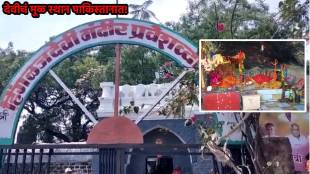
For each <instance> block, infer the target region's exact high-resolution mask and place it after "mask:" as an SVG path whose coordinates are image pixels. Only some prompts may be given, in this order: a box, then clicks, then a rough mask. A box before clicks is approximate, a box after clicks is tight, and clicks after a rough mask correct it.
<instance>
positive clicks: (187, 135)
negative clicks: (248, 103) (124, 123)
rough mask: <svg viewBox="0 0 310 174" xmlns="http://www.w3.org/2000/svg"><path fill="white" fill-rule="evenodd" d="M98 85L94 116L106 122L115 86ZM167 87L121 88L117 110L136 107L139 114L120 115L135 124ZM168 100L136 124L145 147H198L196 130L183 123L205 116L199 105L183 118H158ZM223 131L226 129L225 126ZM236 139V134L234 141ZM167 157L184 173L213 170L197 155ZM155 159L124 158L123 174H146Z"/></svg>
mask: <svg viewBox="0 0 310 174" xmlns="http://www.w3.org/2000/svg"><path fill="white" fill-rule="evenodd" d="M100 86H101V88H102V96H101V97H100V98H99V100H100V106H99V108H98V110H97V114H98V116H99V117H101V118H100V119H105V118H107V117H111V116H112V115H113V103H114V84H113V82H102V83H101V84H100ZM169 86H170V84H169V83H166V84H149V85H143V84H139V85H135V86H130V85H123V86H120V109H122V108H124V107H128V106H135V107H138V108H139V109H138V112H130V113H128V114H124V113H123V114H122V116H125V117H127V118H129V119H130V120H132V121H133V122H134V121H135V120H136V119H137V118H138V117H139V116H140V115H142V114H143V113H144V112H146V111H147V110H148V109H149V108H150V107H151V106H152V105H153V104H154V103H155V102H156V100H157V99H158V97H159V96H160V95H161V94H162V93H163V92H164V91H165V90H166V89H167V88H168V87H169ZM170 97H172V96H170V95H167V96H166V97H165V98H164V99H163V100H161V102H160V103H159V104H158V105H156V107H155V108H154V109H153V110H152V112H151V113H150V114H149V115H148V116H147V117H145V118H144V119H143V120H142V121H141V122H139V123H138V127H139V128H140V130H141V132H142V134H143V139H144V144H200V143H201V139H200V135H199V132H198V131H197V129H196V128H195V127H192V126H184V123H185V120H186V119H187V118H186V117H191V116H193V115H197V116H198V117H199V116H201V117H203V116H206V115H207V114H201V113H199V107H198V106H186V114H185V118H179V117H174V116H170V117H166V116H163V115H159V114H158V112H157V111H158V109H159V108H160V107H162V106H164V105H165V103H166V100H167V99H169V98H170ZM209 115H210V114H209ZM217 118H218V117H217ZM219 118H220V117H219ZM217 121H220V120H217ZM226 123H227V122H226ZM223 128H224V129H225V126H223ZM223 131H225V130H223ZM127 134H128V133H127ZM238 136H239V135H236V137H237V139H238ZM187 152H191V149H188V150H187ZM185 154H186V152H185ZM166 158H167V161H170V162H168V163H169V164H171V165H173V166H171V167H176V166H181V168H182V171H183V173H195V174H205V173H211V172H212V170H213V167H214V161H213V160H212V158H211V157H207V158H206V157H204V158H202V157H201V156H200V155H189V154H188V155H181V156H180V155H171V156H167V157H166ZM155 160H156V156H148V155H147V154H142V155H141V154H140V155H131V156H130V157H128V158H127V162H126V173H127V174H146V173H147V170H149V169H148V168H150V167H152V164H154V161H155Z"/></svg>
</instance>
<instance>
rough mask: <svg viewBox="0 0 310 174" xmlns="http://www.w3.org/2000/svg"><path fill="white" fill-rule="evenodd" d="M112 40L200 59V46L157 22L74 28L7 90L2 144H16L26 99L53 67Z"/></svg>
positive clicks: (0, 117)
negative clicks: (71, 56) (84, 50)
mask: <svg viewBox="0 0 310 174" xmlns="http://www.w3.org/2000/svg"><path fill="white" fill-rule="evenodd" d="M111 43H124V44H135V45H142V46H145V47H148V48H150V49H153V50H157V51H159V52H160V53H162V54H165V55H167V56H168V57H170V58H171V59H173V60H174V61H176V62H177V63H178V64H179V65H181V66H183V67H187V68H191V67H193V66H195V65H196V64H197V62H198V49H197V48H196V47H195V46H194V45H193V44H192V43H191V42H189V41H188V40H186V39H185V38H183V37H182V36H180V35H178V34H177V33H174V32H173V31H172V30H170V29H168V28H165V27H163V26H160V25H158V24H155V23H150V22H145V21H140V20H134V19H125V18H115V19H103V20H99V21H94V22H90V23H86V24H82V25H80V26H77V27H75V28H72V29H70V30H68V31H66V32H64V33H62V34H60V35H58V36H56V37H55V38H54V39H53V40H51V41H50V42H48V43H47V44H45V45H44V46H43V47H41V48H40V49H39V50H38V51H37V52H36V53H35V54H34V55H33V56H32V57H31V58H30V59H29V60H28V61H27V62H26V63H25V65H24V66H23V67H22V68H21V69H19V71H18V72H17V73H16V75H15V76H14V77H13V78H12V79H11V81H10V83H9V85H8V86H7V87H6V89H5V90H4V91H3V93H2V95H1V99H0V129H1V131H0V144H12V143H13V140H14V135H15V131H16V126H17V123H18V120H19V116H20V113H21V111H22V109H23V105H24V103H25V101H26V100H27V98H28V96H29V95H30V93H31V91H32V90H33V88H34V87H35V86H36V84H37V83H38V82H39V80H40V79H42V78H43V77H44V76H45V74H47V73H48V71H49V70H50V69H51V68H52V67H54V66H55V65H56V64H58V63H59V62H61V61H63V60H64V59H65V58H67V57H68V56H70V55H72V54H75V53H77V52H79V51H81V50H83V49H86V48H89V47H94V46H98V45H103V44H111Z"/></svg>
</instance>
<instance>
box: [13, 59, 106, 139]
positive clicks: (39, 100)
mask: <svg viewBox="0 0 310 174" xmlns="http://www.w3.org/2000/svg"><path fill="white" fill-rule="evenodd" d="M103 69H104V67H103V66H102V65H100V63H99V62H98V61H97V60H96V58H95V57H92V56H90V55H87V56H86V57H80V58H74V59H73V58H69V59H67V60H65V61H63V62H62V63H61V64H60V65H58V66H57V67H56V68H54V71H55V72H56V74H58V75H59V76H60V77H61V78H62V80H63V81H64V82H65V83H66V84H67V86H68V87H69V88H70V89H71V90H72V91H73V93H74V95H75V96H76V97H77V98H78V99H79V100H80V101H81V102H82V103H83V104H84V105H85V106H86V108H87V109H88V110H89V111H90V112H91V113H92V114H93V115H94V116H96V110H97V108H98V107H99V100H98V97H99V96H100V93H101V92H100V87H99V82H101V81H102V79H103V78H104V73H103V72H102V71H103ZM24 109H25V110H26V111H27V114H26V115H24V117H25V120H26V121H25V122H24V124H23V126H22V128H21V131H20V132H19V135H18V140H19V141H18V143H31V141H34V140H35V141H42V142H48V143H52V142H71V141H74V142H78V141H81V140H86V139H87V132H88V129H89V128H90V127H91V126H92V123H91V121H90V120H89V119H88V118H87V117H86V116H85V114H84V112H83V111H82V110H81V109H80V108H79V107H78V106H77V105H76V104H75V103H74V102H73V101H72V99H71V98H70V97H69V96H68V94H67V93H66V92H65V91H64V90H63V89H62V87H60V86H59V85H58V84H57V83H56V82H55V80H53V79H52V78H51V77H50V76H47V77H46V78H45V79H44V80H43V81H42V82H41V83H40V84H39V85H38V86H37V87H36V88H35V90H34V92H33V93H32V94H31V95H30V97H29V99H28V100H27V102H26V104H25V106H24ZM34 125H36V126H34ZM25 137H28V138H25Z"/></svg>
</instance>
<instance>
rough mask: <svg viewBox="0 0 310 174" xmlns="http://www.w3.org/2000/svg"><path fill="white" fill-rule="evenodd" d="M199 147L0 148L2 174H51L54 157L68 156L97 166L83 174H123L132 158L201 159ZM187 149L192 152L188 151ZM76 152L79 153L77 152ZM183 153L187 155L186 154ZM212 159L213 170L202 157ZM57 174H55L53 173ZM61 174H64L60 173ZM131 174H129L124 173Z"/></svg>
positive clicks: (20, 146)
mask: <svg viewBox="0 0 310 174" xmlns="http://www.w3.org/2000/svg"><path fill="white" fill-rule="evenodd" d="M200 147H201V145H199V144H191V145H189V144H177V145H167V144H166V145H155V144H141V145H131V144H117V145H98V144H43V145H11V146H10V145H1V146H0V161H1V162H0V173H1V174H16V173H21V174H50V173H55V172H53V167H52V164H53V161H52V158H53V157H57V156H61V157H65V156H70V157H73V158H81V157H83V156H91V157H92V158H94V159H96V160H95V161H96V162H97V163H98V166H97V167H96V169H92V170H91V172H86V173H96V174H97V173H99V174H125V173H126V163H127V162H128V159H129V158H130V157H131V156H132V155H137V154H138V155H139V154H140V155H141V154H144V155H148V156H156V155H158V154H160V155H166V156H169V155H170V156H171V155H191V156H198V155H201V153H200V152H199V149H200ZM188 149H191V150H190V151H188ZM76 150H78V151H76ZM185 150H186V151H185ZM205 155H208V156H210V157H211V158H212V159H213V162H214V164H213V166H214V170H215V171H218V167H217V163H216V161H215V159H214V156H213V155H212V154H208V153H207V154H205ZM56 173H57V172H56ZM60 173H64V172H60ZM127 174H130V173H127Z"/></svg>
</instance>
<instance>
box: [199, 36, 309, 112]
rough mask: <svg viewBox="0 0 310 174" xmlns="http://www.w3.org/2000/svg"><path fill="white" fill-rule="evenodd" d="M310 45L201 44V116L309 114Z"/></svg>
mask: <svg viewBox="0 0 310 174" xmlns="http://www.w3.org/2000/svg"><path fill="white" fill-rule="evenodd" d="M305 79H306V41H305V40H302V39H294V40H282V39H281V40H275V39H264V40H261V39H257V40H249V39H245V40H235V39H234V40H229V39H228V40H227V39H226V40H218V39H216V40H214V39H212V40H210V39H201V40H200V41H199V94H200V95H199V98H200V111H201V112H240V111H242V112H253V111H257V112H306V103H307V94H306V93H307V90H306V89H307V84H306V80H305Z"/></svg>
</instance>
